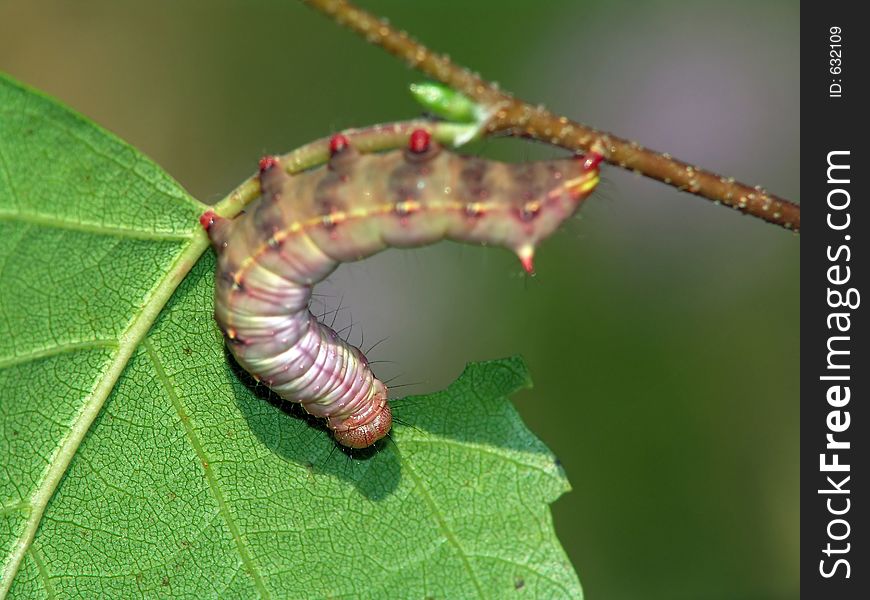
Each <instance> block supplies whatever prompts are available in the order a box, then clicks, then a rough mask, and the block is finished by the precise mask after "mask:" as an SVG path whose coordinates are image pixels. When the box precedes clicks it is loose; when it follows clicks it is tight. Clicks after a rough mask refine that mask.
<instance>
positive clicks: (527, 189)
mask: <svg viewBox="0 0 870 600" xmlns="http://www.w3.org/2000/svg"><path fill="white" fill-rule="evenodd" d="M329 150H330V154H331V156H332V158H330V161H329V164H328V165H327V166H325V167H322V168H318V169H312V170H308V171H305V172H303V173H300V174H297V175H292V176H291V175H289V174H288V173H287V172H286V171H285V170H284V169H280V168H279V169H276V168H272V167H274V166H275V164H277V162H275V163H272V162H268V163H267V164H266V166H265V168H264V165H263V163H262V161H261V168H260V184H261V185H260V187H261V190H262V198H261V199H260V201H259V202H257V203H256V204H255V205H252V207H251V208H250V209H249V210H248V211H247V212H245V213H244V214H242V215H239V216H238V217H236V218H235V219H233V220H226V219H222V218H220V217H218V216H217V215H215V214H214V213H213V212H212V211H209V212H207V213H206V214H204V215H203V216H202V218H201V219H200V222H201V223H202V224H203V227H205V229H206V231H207V232H208V235H209V237H210V238H211V240H212V244H213V245H214V247H215V249H216V251H217V255H218V265H217V274H216V278H215V279H216V286H215V287H216V290H215V318H216V319H217V322H218V325H219V326H220V328H221V331H223V332H224V335H225V337H226V339H227V346H228V348H229V350H230V351H231V352H232V354H233V355H234V356H235V358H236V360H237V361H238V362H239V364H240V365H241V366H242V367H243V368H245V369H246V370H247V371H248V372H250V373H252V374H255V375H254V376H255V377H256V378H257V379H258V380H259V381H261V382H262V383H264V384H266V385H267V386H269V387H270V388H271V389H272V390H273V391H275V392H276V393H277V394H279V395H280V396H281V397H282V398H284V399H286V400H290V401H293V402H298V403H300V404H301V405H302V406H303V407H304V408H305V410H306V411H308V412H309V413H310V414H312V415H314V416H317V417H322V418H324V419H326V423H327V426H328V427H329V428H330V429H331V430H332V431H333V433H334V436H335V439H336V440H337V441H338V442H339V443H340V444H343V445H345V446H348V447H351V448H363V447H367V446H370V445H372V444H374V443H375V442H377V440H379V439H381V438H382V437H384V436H385V435H386V434H387V433H388V432H389V430H390V427H391V426H392V414H391V412H390V407H389V404H388V401H387V396H388V393H387V387H386V385H384V383H383V382H382V381H380V380H378V379H377V377H375V375H374V374H373V373H372V371H371V369H370V368H369V366H368V361H367V360H366V359H365V357H364V356H363V355H362V353H361V352H360V350H359V349H358V348H355V347H354V346H351V345H350V344H347V343H346V342H345V341H344V340H342V339H341V338H340V337H339V336H338V335H337V334H336V333H335V332H334V331H333V330H332V329H330V328H329V327H327V326H326V325H324V324H323V323H320V322H319V321H318V320H317V318H316V317H315V316H314V315H312V314H311V312H310V311H309V310H308V304H309V301H310V299H311V294H312V287H313V286H314V285H315V284H316V283H318V282H319V281H321V280H323V279H324V278H325V277H327V276H328V275H329V274H330V273H332V271H333V270H335V268H336V267H337V266H338V264H339V263H341V262H346V261H355V260H359V259H361V258H365V257H367V256H371V255H372V254H375V253H377V252H380V251H381V250H384V249H386V248H388V247H391V246H392V247H400V248H412V247H417V246H423V245H427V244H431V243H434V242H437V241H439V240H444V239H450V240H456V241H461V242H467V243H471V244H490V245H493V244H495V245H500V246H503V247H506V248H508V249H510V250H511V251H513V252H514V253H516V254H517V256H518V257H519V259H520V262H521V264H522V266H523V268H524V269H525V270H526V271H527V272H528V273H532V272H533V271H534V267H533V258H534V253H535V247H536V246H537V245H538V243H539V242H540V241H541V240H543V239H545V238H546V237H547V236H549V235H550V234H551V233H552V232H553V231H555V230H556V229H557V228H558V227H559V225H560V224H561V223H562V222H564V221H565V220H566V219H568V218H569V217H570V216H571V215H573V214H574V212H575V211H576V210H577V208H578V207H579V205H580V203H581V202H582V201H583V200H584V199H585V198H586V197H587V196H588V195H589V194H590V193H591V192H592V190H593V189H594V188H595V185H596V184H597V183H598V164H599V163H600V157H597V155H589V156H586V157H582V158H581V159H579V160H578V159H576V158H575V159H564V160H554V161H542V162H526V163H519V164H507V163H501V162H496V161H488V160H484V159H481V158H477V157H470V156H461V155H458V154H454V153H452V152H448V151H445V150H443V149H442V148H441V147H440V146H439V145H438V144H437V143H436V142H435V141H434V140H432V138H431V135H430V134H429V133H428V132H427V131H425V130H423V129H420V130H416V131H414V132H413V133H412V134H411V136H410V137H409V139H408V146H407V148H406V149H404V150H402V151H393V152H387V153H384V154H360V153H358V152H357V151H356V150H354V148H353V146H351V144H350V142H349V140H348V139H347V137H345V136H344V135H341V134H339V135H336V136H333V138H332V139H331V140H330V144H329Z"/></svg>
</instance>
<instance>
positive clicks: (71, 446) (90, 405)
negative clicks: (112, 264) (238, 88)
mask: <svg viewBox="0 0 870 600" xmlns="http://www.w3.org/2000/svg"><path fill="white" fill-rule="evenodd" d="M198 204H199V203H198ZM200 206H202V208H203V210H206V209H207V208H208V207H207V206H206V205H204V204H200ZM207 247H208V238H207V237H206V235H205V233H204V232H202V231H195V232H194V233H193V234H192V235H191V236H190V241H189V242H188V243H187V245H186V247H184V249H183V250H182V251H181V252H179V254H178V256H177V257H176V258H175V261H173V263H172V266H171V267H170V268H169V270H167V271H166V273H165V274H164V275H163V277H162V278H161V279H160V280H158V281H157V283H156V285H155V286H154V287H153V288H152V290H153V291H152V294H151V296H150V297H149V298H148V299H147V300H146V301H145V303H144V304H143V306H142V310H141V311H140V312H139V314H138V315H137V316H136V317H135V318H133V319H132V320H131V321H130V324H129V325H128V327H127V329H125V330H124V331H123V332H121V334H120V336H119V338H118V352H117V354H116V355H115V357H114V358H113V359H112V362H111V364H110V365H109V368H108V369H107V370H106V371H105V372H104V373H103V375H102V377H101V378H100V379H99V381H98V383H97V385H96V386H95V387H94V390H93V392H92V393H91V394H90V396H89V397H87V398H86V399H85V401H84V402H83V404H82V407H81V409H80V410H79V412H78V414H77V415H76V417H75V418H74V420H73V422H72V426H71V427H70V428H69V432H68V433H67V435H66V437H65V438H64V439H63V441H62V442H61V443H60V444H58V446H57V449H56V450H55V453H54V456H52V458H51V460H50V461H49V467H48V469H46V470H45V471H44V473H43V476H42V478H41V481H40V483H39V485H38V486H37V487H36V488H35V490H34V492H33V493H32V494H31V496H30V498H29V504H30V506H31V512H30V515H29V516H28V518H27V520H26V522H25V527H24V531H23V532H22V534H21V536H20V537H19V538H18V540H17V541H16V543H15V545H14V547H13V549H12V552H11V553H10V555H9V557H8V558H9V559H8V560H7V562H6V564H5V566H4V568H3V571H2V572H0V598H5V597H6V595H7V594H8V592H9V589H10V588H11V587H12V582H13V580H14V579H15V575H16V574H17V573H18V570H19V568H20V566H21V562H22V561H23V559H24V555H25V554H26V553H27V551H28V549H29V548H30V545H31V544H32V542H33V539H34V537H35V536H36V531H37V529H38V528H39V524H40V522H41V521H42V515H43V514H44V513H45V509H46V507H47V506H48V502H49V500H51V497H52V496H53V495H54V492H55V490H56V489H57V486H58V484H59V483H60V481H61V479H62V477H63V475H64V473H66V470H67V468H68V467H69V464H70V462H71V461H72V459H73V457H74V456H75V454H76V452H77V451H78V448H79V446H80V445H81V443H82V440H83V439H84V437H85V434H87V432H88V429H89V428H90V426H91V424H92V423H93V422H94V419H96V418H97V415H99V413H100V410H101V409H102V407H103V404H104V403H105V401H106V398H108V397H109V394H111V392H112V390H113V389H114V387H115V383H116V382H117V381H118V377H120V375H121V373H122V372H123V371H124V369H125V368H126V367H127V363H128V362H129V361H130V358H131V357H132V355H133V352H134V351H135V350H136V348H137V347H138V346H139V344H140V343H141V342H142V340H143V339H144V338H145V336H146V335H147V333H148V331H149V330H150V329H151V326H152V325H153V324H154V321H155V320H156V319H157V316H158V315H159V314H160V312H161V311H162V310H163V307H164V306H165V305H166V303H167V302H168V301H169V299H170V297H171V296H172V294H173V292H175V289H176V288H177V287H178V285H179V284H180V283H181V281H182V280H183V279H184V276H185V275H187V273H188V271H190V269H191V268H192V267H193V265H194V264H196V261H197V259H198V258H199V257H200V255H202V253H203V252H204V251H205V250H206V248H207Z"/></svg>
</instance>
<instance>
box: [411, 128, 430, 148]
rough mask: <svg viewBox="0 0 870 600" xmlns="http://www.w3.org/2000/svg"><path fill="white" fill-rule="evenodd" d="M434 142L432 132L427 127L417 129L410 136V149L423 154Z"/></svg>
mask: <svg viewBox="0 0 870 600" xmlns="http://www.w3.org/2000/svg"><path fill="white" fill-rule="evenodd" d="M431 142H432V134H431V133H429V132H428V131H426V130H425V129H415V130H414V131H412V132H411V137H409V138H408V150H410V151H411V152H413V153H415V154H422V153H423V152H426V150H428V149H429V144H430V143H431Z"/></svg>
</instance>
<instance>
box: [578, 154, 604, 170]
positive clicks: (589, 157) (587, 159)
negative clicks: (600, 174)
mask: <svg viewBox="0 0 870 600" xmlns="http://www.w3.org/2000/svg"><path fill="white" fill-rule="evenodd" d="M580 158H581V160H582V161H583V168H584V169H586V170H587V171H591V170H593V169H598V165H600V164H601V161H603V160H604V157H603V156H601V155H600V154H598V153H597V152H590V153H589V154H586V155H584V156H581V157H580Z"/></svg>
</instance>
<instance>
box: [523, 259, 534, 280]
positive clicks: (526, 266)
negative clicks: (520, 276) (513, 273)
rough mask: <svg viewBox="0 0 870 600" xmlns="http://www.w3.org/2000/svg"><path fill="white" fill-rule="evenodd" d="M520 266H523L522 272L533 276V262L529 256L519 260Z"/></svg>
mask: <svg viewBox="0 0 870 600" xmlns="http://www.w3.org/2000/svg"><path fill="white" fill-rule="evenodd" d="M520 264H522V265H523V270H524V271H525V272H526V273H528V274H529V275H534V274H535V261H534V259H533V258H532V257H531V256H524V257H521V258H520Z"/></svg>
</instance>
